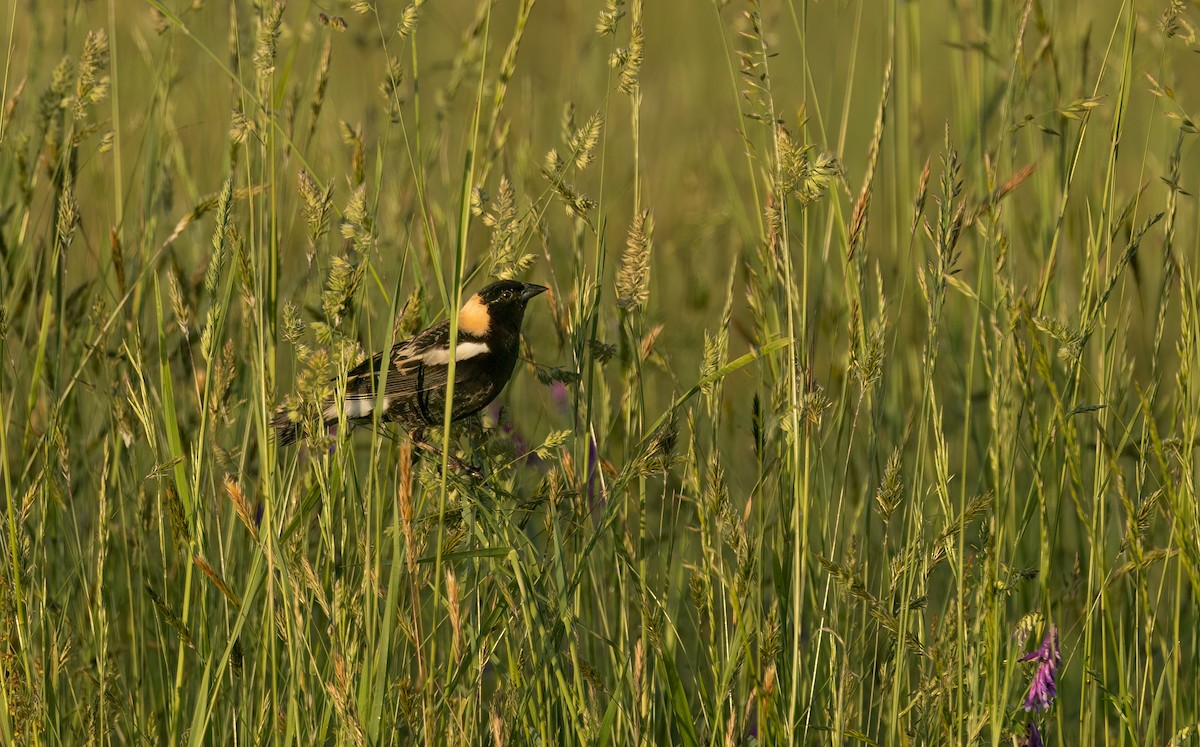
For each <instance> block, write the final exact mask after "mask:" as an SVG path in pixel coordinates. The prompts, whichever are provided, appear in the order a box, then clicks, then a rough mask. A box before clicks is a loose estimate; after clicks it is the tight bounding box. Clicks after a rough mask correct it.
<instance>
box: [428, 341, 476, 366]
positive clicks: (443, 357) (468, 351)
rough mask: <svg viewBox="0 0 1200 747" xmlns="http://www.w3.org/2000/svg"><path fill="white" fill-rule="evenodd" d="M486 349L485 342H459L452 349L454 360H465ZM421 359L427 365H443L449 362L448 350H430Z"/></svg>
mask: <svg viewBox="0 0 1200 747" xmlns="http://www.w3.org/2000/svg"><path fill="white" fill-rule="evenodd" d="M488 350H489V348H488V346H487V343H486V342H460V343H458V347H457V348H455V349H454V360H456V361H460V362H461V361H465V360H468V359H470V358H474V357H475V356H477V355H483V354H484V353H486V352H488ZM421 360H422V361H423V362H424V363H425V364H426V365H429V366H437V365H441V366H444V365H446V364H447V363H449V362H450V350H449V349H447V348H442V349H440V350H430V351H428V352H426V353H425V354H424V355H422V356H421Z"/></svg>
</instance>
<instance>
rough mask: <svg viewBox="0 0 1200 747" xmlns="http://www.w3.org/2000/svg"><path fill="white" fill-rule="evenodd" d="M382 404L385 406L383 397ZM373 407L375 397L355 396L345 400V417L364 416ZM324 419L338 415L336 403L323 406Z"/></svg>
mask: <svg viewBox="0 0 1200 747" xmlns="http://www.w3.org/2000/svg"><path fill="white" fill-rule="evenodd" d="M384 406H385V407H386V406H387V399H386V398H385V399H384ZM374 409H375V398H374V397H371V398H369V399H368V398H366V397H356V398H348V399H347V400H346V419H347V420H353V419H354V418H365V417H367V416H368V415H370V414H371V412H372V411H373V410H374ZM321 414H322V415H323V416H324V417H325V419H326V420H336V419H337V416H338V408H337V404H332V405H330V406H329V407H326V408H325V412H323V413H321Z"/></svg>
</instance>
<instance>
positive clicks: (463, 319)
mask: <svg viewBox="0 0 1200 747" xmlns="http://www.w3.org/2000/svg"><path fill="white" fill-rule="evenodd" d="M490 323H491V318H490V317H489V316H488V308H487V304H485V303H484V302H483V299H482V298H480V297H479V294H478V293H476V294H475V295H473V296H471V298H470V299H469V300H468V301H467V303H466V304H465V305H464V306H463V307H462V311H459V312H458V328H459V330H461V331H463V332H466V333H467V334H468V335H473V336H475V337H483V336H484V335H486V334H487V331H488V326H489V325H490Z"/></svg>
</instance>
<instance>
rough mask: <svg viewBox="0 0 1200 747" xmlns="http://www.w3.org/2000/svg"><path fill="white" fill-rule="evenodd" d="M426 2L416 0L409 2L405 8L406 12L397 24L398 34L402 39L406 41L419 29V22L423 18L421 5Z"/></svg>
mask: <svg viewBox="0 0 1200 747" xmlns="http://www.w3.org/2000/svg"><path fill="white" fill-rule="evenodd" d="M424 4H425V0H416V1H415V2H411V3H409V4H408V7H407V8H405V9H404V13H403V14H402V15H401V16H400V23H398V24H397V25H396V35H397V36H399V37H400V41H404V40H405V39H407V38H408V37H410V36H412V33H413V32H414V31H416V30H417V22H418V21H419V20H420V18H421V6H422V5H424Z"/></svg>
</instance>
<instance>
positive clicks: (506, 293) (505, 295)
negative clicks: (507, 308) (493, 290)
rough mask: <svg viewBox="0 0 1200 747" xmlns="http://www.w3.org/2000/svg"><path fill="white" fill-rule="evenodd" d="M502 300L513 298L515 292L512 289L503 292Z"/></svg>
mask: <svg viewBox="0 0 1200 747" xmlns="http://www.w3.org/2000/svg"><path fill="white" fill-rule="evenodd" d="M500 300H502V301H511V300H513V292H512V291H510V290H506V291H504V292H503V293H501V294H500Z"/></svg>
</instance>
